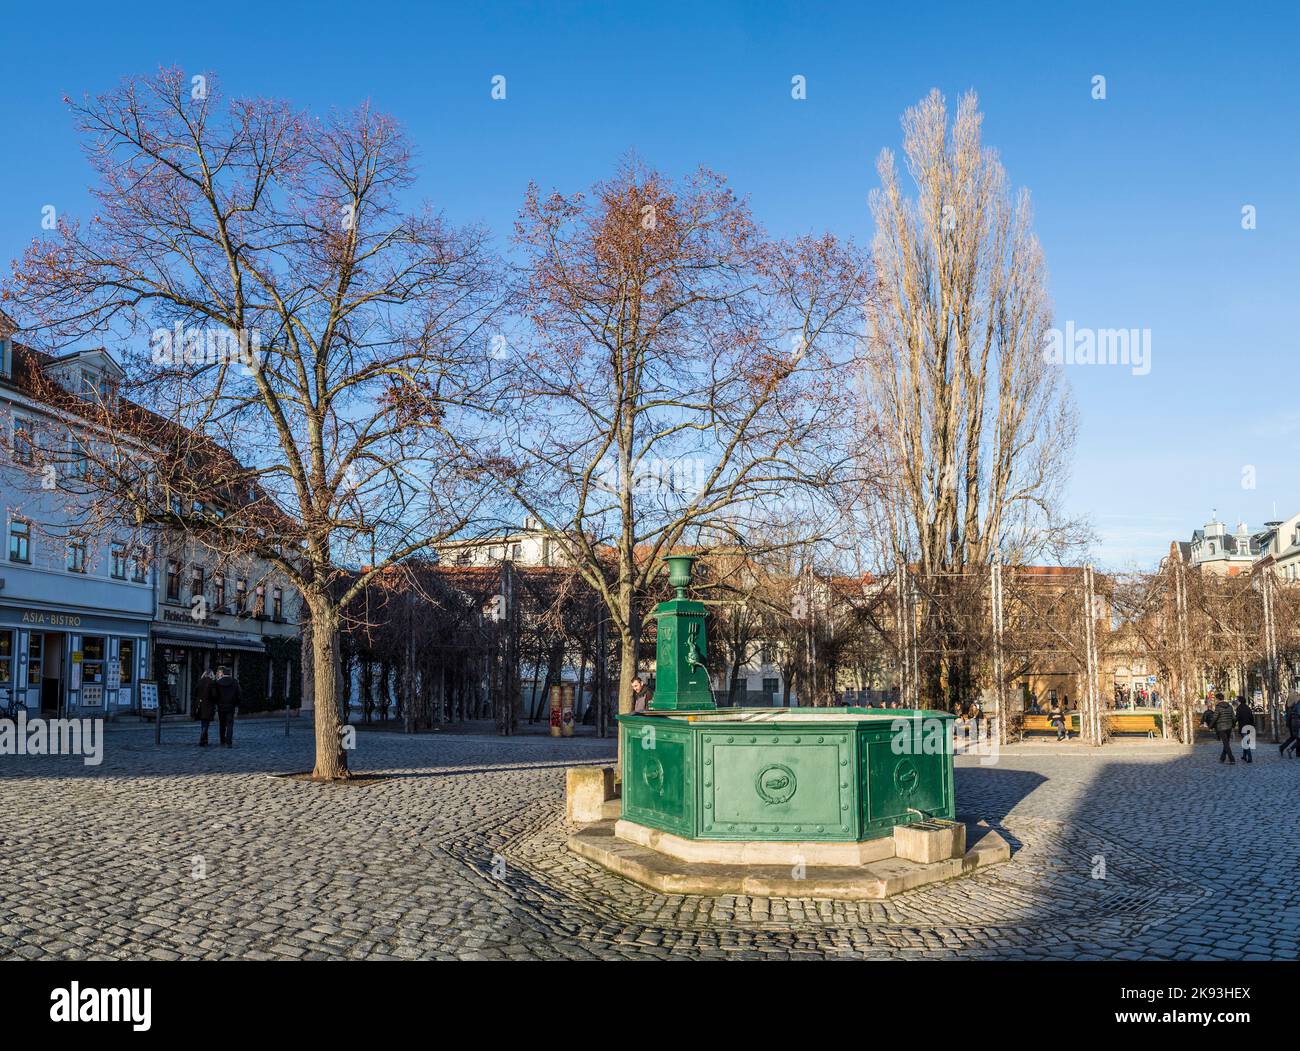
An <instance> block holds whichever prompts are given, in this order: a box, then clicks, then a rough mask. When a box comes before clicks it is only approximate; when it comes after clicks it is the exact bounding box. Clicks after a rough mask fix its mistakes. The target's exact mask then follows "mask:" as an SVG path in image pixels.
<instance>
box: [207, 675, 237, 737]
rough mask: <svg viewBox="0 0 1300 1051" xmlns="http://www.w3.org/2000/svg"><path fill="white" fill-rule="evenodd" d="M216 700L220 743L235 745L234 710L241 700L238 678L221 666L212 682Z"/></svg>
mask: <svg viewBox="0 0 1300 1051" xmlns="http://www.w3.org/2000/svg"><path fill="white" fill-rule="evenodd" d="M213 688H214V692H215V694H216V701H217V720H218V728H219V729H220V731H221V743H222V744H223V745H224V746H225V747H226V748H234V747H235V712H236V711H237V710H238V709H239V702H240V700H241V697H240V693H239V680H238V679H236V678H235V677H234V675H232V674H231V672H230V669H229V668H222V669H221V673H220V674H219V675H218V676H217V681H216V683H215V684H214V687H213Z"/></svg>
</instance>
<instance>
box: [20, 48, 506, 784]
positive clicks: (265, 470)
mask: <svg viewBox="0 0 1300 1051" xmlns="http://www.w3.org/2000/svg"><path fill="white" fill-rule="evenodd" d="M200 80H203V78H195V79H194V80H191V78H189V77H187V76H185V75H184V74H182V73H181V72H179V71H177V70H164V71H162V72H160V73H159V74H158V75H157V76H154V77H150V78H137V79H131V80H127V81H124V82H123V83H122V84H121V85H120V86H119V87H118V88H117V89H116V90H114V91H111V92H109V93H107V94H104V95H101V96H98V97H93V98H86V99H85V100H83V101H82V102H78V103H70V105H71V108H72V111H73V113H74V114H75V116H76V118H77V120H78V126H79V130H80V132H81V133H82V134H83V135H84V136H85V140H86V152H87V156H88V158H89V160H90V163H91V165H92V166H93V168H94V170H95V172H96V175H97V176H98V183H97V185H96V186H95V187H94V191H93V192H94V195H95V199H96V203H97V206H98V214H96V215H95V216H94V218H93V220H92V221H91V222H89V223H87V224H85V225H77V224H75V223H73V222H70V221H68V220H66V219H65V220H64V221H63V222H62V223H61V224H60V227H59V230H58V232H57V234H56V235H54V236H53V237H51V238H50V239H48V240H41V241H37V242H35V243H34V244H33V245H32V246H31V248H30V249H29V250H28V251H27V253H26V255H25V257H24V259H23V260H22V261H21V263H20V264H17V265H16V267H15V273H14V275H13V277H12V278H11V279H10V280H8V281H6V282H5V284H4V286H3V299H4V301H5V302H6V303H9V304H12V305H13V307H14V309H15V310H17V311H20V312H21V313H22V314H23V315H25V316H24V317H23V318H21V319H20V323H23V324H24V325H25V328H24V331H25V333H26V334H27V335H28V336H29V337H31V338H32V339H34V340H38V341H41V343H42V344H44V345H46V346H48V347H50V348H51V349H53V348H57V347H62V346H68V345H72V344H75V343H76V342H77V341H80V340H86V339H91V338H94V339H100V340H103V339H105V338H113V339H115V340H116V341H117V343H116V345H117V346H118V347H120V348H122V349H123V351H124V352H125V355H126V368H127V378H126V379H125V380H124V382H123V385H122V388H121V390H120V391H116V392H101V393H102V394H103V396H101V397H97V398H94V399H91V401H92V402H94V403H93V404H84V403H85V401H86V399H85V398H84V397H83V398H82V401H83V405H82V406H81V408H80V411H81V412H82V413H83V415H85V416H87V418H88V419H90V420H91V422H93V424H94V426H95V428H96V429H97V433H98V434H99V436H100V440H99V441H98V443H96V444H94V445H93V447H92V448H91V449H90V450H89V453H90V455H91V456H92V457H93V458H94V459H95V461H96V468H97V473H98V476H99V477H98V478H97V487H96V488H97V491H98V493H99V499H98V501H97V506H98V513H99V514H100V515H101V516H102V517H103V519H104V520H106V521H107V520H116V519H120V518H125V519H127V520H128V521H137V522H147V523H156V524H158V525H161V526H164V527H166V528H168V529H172V530H177V531H183V532H185V533H187V534H190V535H192V536H193V537H195V538H197V539H198V540H200V541H202V542H203V543H204V544H207V545H209V546H210V547H211V548H213V549H214V550H216V551H218V552H220V553H223V554H227V555H229V554H231V553H239V552H243V553H247V554H250V555H254V556H256V557H258V558H262V559H265V560H267V561H268V562H270V563H271V564H272V565H274V566H275V567H276V568H277V569H278V570H280V571H281V572H282V573H284V574H285V575H286V576H287V577H288V579H289V580H290V581H291V582H292V584H293V585H294V586H295V587H296V588H297V589H298V590H299V591H300V592H301V594H302V596H303V598H304V601H305V604H306V607H307V610H308V613H309V616H310V622H311V624H310V632H309V636H310V640H311V650H312V652H311V659H310V662H309V663H310V667H311V668H312V672H313V675H314V683H313V691H312V692H313V695H314V698H315V712H316V716H315V717H316V762H315V769H314V772H313V776H314V777H316V778H318V779H322V780H330V779H335V778H339V777H345V776H347V762H346V756H345V752H344V749H343V747H342V744H341V740H340V738H341V734H340V717H339V709H338V697H339V683H338V679H339V648H338V640H339V626H340V611H341V610H342V609H343V608H344V607H345V606H346V605H347V604H348V602H349V600H350V599H351V598H352V597H353V596H354V595H355V594H357V593H358V592H359V591H360V590H361V589H363V588H365V586H366V585H367V584H368V583H369V582H370V581H371V580H372V579H383V577H382V574H383V573H384V571H385V569H386V568H387V567H389V566H391V565H393V564H395V563H398V562H400V561H401V560H403V559H405V558H407V557H409V556H411V555H413V554H417V553H419V552H422V551H424V550H426V549H428V548H429V547H430V546H431V545H433V544H435V543H437V542H439V541H440V540H442V539H443V538H445V537H448V536H451V535H453V534H457V533H459V532H461V531H463V530H464V529H465V528H466V526H467V524H468V523H469V522H470V521H471V520H472V519H473V517H474V516H475V514H476V513H477V509H478V507H479V506H480V504H481V501H482V496H481V489H482V487H481V486H480V485H479V484H478V482H477V479H478V477H479V476H480V474H481V472H482V471H484V470H486V469H487V466H488V464H486V463H484V462H480V460H479V459H478V458H477V457H476V454H475V452H474V449H475V448H476V446H475V444H474V441H473V438H474V435H475V433H476V431H475V423H474V419H475V412H476V410H478V409H480V408H482V407H484V406H485V404H486V399H487V397H488V392H489V390H490V387H491V375H490V373H491V358H490V355H489V354H488V353H487V346H486V344H487V342H488V341H487V340H486V339H483V338H482V337H483V334H484V326H485V324H486V323H487V321H488V319H489V317H490V315H491V312H492V310H493V306H494V300H493V297H492V286H493V272H492V268H491V266H490V260H489V259H488V258H487V257H486V253H485V250H484V247H483V239H482V235H481V233H480V232H479V231H477V230H474V229H457V228H453V227H451V226H449V225H448V224H447V223H446V222H445V221H444V220H443V219H442V218H441V217H439V216H438V215H436V214H434V213H432V212H430V211H428V210H412V209H410V208H409V206H408V205H407V200H408V196H409V194H410V192H411V190H412V187H413V182H414V169H413V167H412V162H411V155H410V150H409V147H408V145H407V142H406V139H405V138H404V135H403V133H402V131H401V129H400V128H399V127H398V126H397V125H396V123H395V122H394V121H393V120H392V119H390V118H389V117H386V116H382V115H379V114H376V113H373V112H371V111H370V110H369V109H368V108H367V107H361V108H360V109H358V110H356V111H355V112H352V113H349V114H332V115H331V116H329V117H328V118H325V119H317V118H315V117H313V116H311V115H310V114H308V113H304V112H299V111H296V110H294V109H292V108H291V107H290V106H289V105H288V104H287V103H284V102H279V101H274V100H262V99H258V100H232V101H231V102H230V103H229V104H228V105H226V104H223V103H222V100H221V97H220V94H219V92H218V91H217V88H216V84H215V81H214V80H213V78H210V77H209V78H207V79H206V80H205V81H203V83H202V84H201V85H200V84H199V83H198V81H200ZM200 88H201V90H200ZM146 338H147V339H148V340H149V345H148V346H147V347H146V346H144V345H143V341H144V339H146ZM52 393H53V394H56V395H57V392H52ZM83 393H84V392H83ZM119 399H125V402H121V401H120V400H119ZM131 403H136V404H139V405H141V406H143V409H142V410H140V411H135V410H134V409H133V408H130V405H131ZM124 404H125V405H127V406H128V408H126V409H124V408H123V405H124ZM145 410H149V411H145Z"/></svg>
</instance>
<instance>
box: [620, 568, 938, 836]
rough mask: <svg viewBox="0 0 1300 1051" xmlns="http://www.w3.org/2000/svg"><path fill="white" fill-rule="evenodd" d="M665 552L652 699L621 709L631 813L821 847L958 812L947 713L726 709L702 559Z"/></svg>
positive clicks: (698, 831)
mask: <svg viewBox="0 0 1300 1051" xmlns="http://www.w3.org/2000/svg"><path fill="white" fill-rule="evenodd" d="M666 561H667V562H668V567H669V577H668V579H669V582H670V583H671V584H672V586H673V587H674V588H676V591H677V594H676V597H675V598H672V599H669V600H668V601H667V602H661V603H659V605H658V606H657V607H656V608H655V611H654V616H655V618H656V620H657V622H658V629H659V643H658V650H657V667H656V677H657V683H656V689H655V694H654V698H653V700H652V701H651V702H650V706H649V710H648V711H646V712H638V713H635V714H630V715H620V716H619V717H618V721H619V733H620V734H621V737H622V740H621V745H622V748H621V752H622V757H623V796H622V799H623V804H622V814H623V818H624V819H625V820H627V821H632V822H636V823H637V824H640V825H645V826H648V827H650V828H655V829H661V830H663V831H665V832H671V833H673V834H675V835H678V836H682V837H685V838H688V839H706V840H707V839H717V840H777V841H793V842H814V841H855V840H868V839H876V838H879V837H883V836H888V835H891V834H892V833H893V829H894V826H895V825H903V824H910V823H913V822H917V821H924V820H928V819H932V818H947V819H951V818H952V817H953V816H954V808H953V785H952V782H953V776H952V770H953V763H952V757H953V753H952V740H953V736H952V725H951V724H952V719H953V717H952V716H951V715H950V714H948V713H947V712H938V711H925V710H919V709H905V710H890V711H886V710H880V709H872V708H847V707H846V708H728V709H722V710H719V709H718V708H717V706H716V705H715V704H714V702H713V692H712V689H711V688H710V685H709V676H708V671H707V669H706V667H705V664H706V657H707V654H708V634H707V624H706V611H705V607H704V604H703V603H702V602H698V601H695V600H693V599H689V598H687V597H686V589H687V587H688V586H689V585H690V579H691V566H692V563H693V562H694V556H692V555H672V556H669V557H668V558H667V560H666Z"/></svg>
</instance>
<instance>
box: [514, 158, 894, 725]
mask: <svg viewBox="0 0 1300 1051" xmlns="http://www.w3.org/2000/svg"><path fill="white" fill-rule="evenodd" d="M516 240H517V242H518V245H519V248H520V250H521V253H522V268H521V272H520V281H519V303H520V310H521V314H522V323H523V325H524V329H525V331H526V334H527V340H528V345H529V348H530V349H529V352H528V353H527V354H525V355H523V356H522V358H521V360H520V362H519V368H518V378H517V386H516V389H517V391H518V396H519V399H520V405H519V409H520V411H519V413H517V414H515V413H512V414H510V415H509V416H508V417H507V418H508V419H511V420H518V421H519V425H518V426H517V428H516V429H515V430H514V431H513V432H512V434H511V442H512V443H513V445H514V446H515V447H516V448H517V449H518V450H519V455H520V458H521V459H522V460H523V462H524V463H525V464H526V465H528V466H527V469H525V470H522V471H520V472H518V473H517V474H514V475H511V476H506V477H504V478H503V482H504V484H505V485H506V487H507V488H508V489H509V491H510V492H511V494H512V495H513V496H514V497H515V498H516V499H517V500H518V501H519V502H520V503H521V504H522V505H523V506H524V507H525V508H526V510H527V511H528V513H529V514H530V515H531V516H532V517H534V518H535V519H537V520H538V521H539V522H540V523H541V524H542V527H543V528H544V529H545V530H546V531H547V532H548V534H549V535H550V537H551V538H552V539H553V541H554V542H555V543H556V544H557V545H558V546H559V548H560V550H561V551H562V552H563V554H564V556H565V557H566V558H567V559H568V560H569V562H570V563H571V564H572V565H574V566H575V567H576V568H577V569H578V571H579V572H580V573H581V574H582V576H583V579H584V580H586V581H587V583H588V584H589V585H590V586H591V587H592V588H593V589H595V591H596V592H597V594H598V595H599V596H600V598H601V600H602V602H603V603H604V605H605V607H606V609H607V610H608V614H609V621H610V624H611V625H612V628H613V630H614V631H616V632H617V633H618V637H619V640H620V651H621V657H622V660H621V673H620V683H619V702H618V703H619V710H620V711H623V712H627V711H630V710H631V705H632V695H631V682H632V678H633V676H634V675H635V672H636V666H637V654H638V647H639V645H640V640H641V637H642V621H643V617H644V596H645V595H646V594H647V593H648V592H649V591H650V590H651V582H652V580H653V578H654V576H655V574H656V573H658V571H659V569H660V567H661V565H662V558H663V556H665V555H667V554H668V553H670V552H671V551H672V550H673V549H674V548H675V547H677V546H679V545H683V544H686V545H693V544H699V543H701V542H707V543H724V542H731V541H734V540H736V539H741V540H743V538H744V534H745V533H746V532H748V531H749V529H750V528H751V526H752V525H753V523H755V522H756V521H759V520H761V519H763V518H764V517H765V516H769V515H770V514H771V512H772V509H773V508H774V507H775V506H777V505H779V504H784V505H787V506H788V507H789V508H790V509H791V510H793V509H794V508H795V507H796V506H797V505H798V504H799V502H800V500H801V499H803V500H808V499H812V494H816V493H818V492H824V491H825V490H826V487H827V486H830V485H832V484H833V483H834V482H835V480H836V479H837V478H838V477H839V476H840V475H841V473H842V472H843V471H844V469H845V468H846V465H847V463H848V459H847V457H846V456H845V455H844V452H843V450H844V447H845V446H844V442H843V441H841V440H840V437H839V434H840V427H841V425H842V423H843V421H844V419H845V418H846V416H847V413H846V412H845V408H846V406H845V388H844V384H843V383H842V382H841V381H840V376H839V374H837V372H836V369H837V367H843V366H844V365H845V364H846V363H847V362H848V361H849V360H850V358H851V355H852V354H853V352H854V343H855V339H856V337H857V336H858V335H859V333H860V311H861V308H862V305H863V301H864V299H865V297H866V295H867V294H868V291H869V288H868V280H867V272H866V267H865V263H864V261H863V259H862V258H861V257H860V255H859V254H858V253H857V252H856V251H855V250H854V249H853V247H852V246H851V245H844V244H841V243H840V242H838V241H836V240H835V239H834V238H833V237H830V236H829V235H827V236H822V237H816V238H812V237H807V238H800V239H798V240H795V241H792V242H783V241H774V240H772V239H770V238H768V237H767V236H765V235H764V233H763V232H762V231H761V230H760V228H759V227H758V226H757V224H756V223H755V221H754V220H753V218H752V217H751V215H750V212H749V208H748V207H747V205H746V204H745V203H744V202H743V201H742V200H740V199H738V198H736V197H735V195H734V194H733V193H732V192H731V191H730V190H729V189H728V188H727V186H726V184H725V182H724V181H723V180H722V179H721V178H719V177H718V176H716V175H714V174H712V173H710V172H707V171H700V172H698V173H697V174H695V175H694V176H693V177H691V178H689V179H686V180H684V181H682V182H680V183H676V184H674V183H672V182H670V181H669V180H667V179H666V178H664V177H663V176H661V175H660V174H658V173H657V172H654V171H651V170H647V169H646V168H644V167H643V166H641V165H640V164H638V163H636V162H635V161H629V162H627V163H625V164H624V165H623V166H622V167H620V169H619V170H618V172H617V173H616V174H615V176H614V177H613V178H612V179H611V180H609V181H608V182H605V183H601V184H599V185H597V186H596V187H594V189H593V190H592V192H591V194H590V195H589V196H582V195H577V196H573V197H566V196H563V195H560V194H558V193H557V194H551V195H549V196H547V195H543V194H542V193H540V192H539V191H538V190H537V189H536V188H533V189H530V191H529V193H528V196H527V199H526V201H525V204H524V208H523V211H522V214H521V216H520V219H519V222H518V224H517V237H516ZM524 410H526V411H524Z"/></svg>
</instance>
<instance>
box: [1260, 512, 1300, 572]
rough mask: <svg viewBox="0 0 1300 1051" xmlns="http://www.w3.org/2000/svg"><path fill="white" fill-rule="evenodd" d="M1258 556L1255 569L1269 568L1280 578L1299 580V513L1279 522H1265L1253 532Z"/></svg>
mask: <svg viewBox="0 0 1300 1051" xmlns="http://www.w3.org/2000/svg"><path fill="white" fill-rule="evenodd" d="M1255 542H1256V545H1257V546H1258V550H1259V557H1258V559H1257V560H1256V562H1255V569H1265V568H1271V569H1272V571H1273V573H1274V574H1275V575H1276V576H1277V577H1278V579H1280V580H1284V581H1286V582H1288V583H1290V582H1292V581H1296V580H1300V514H1294V515H1292V516H1291V517H1290V518H1287V519H1285V520H1283V521H1280V522H1265V523H1264V530H1263V532H1260V533H1256V534H1255Z"/></svg>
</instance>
